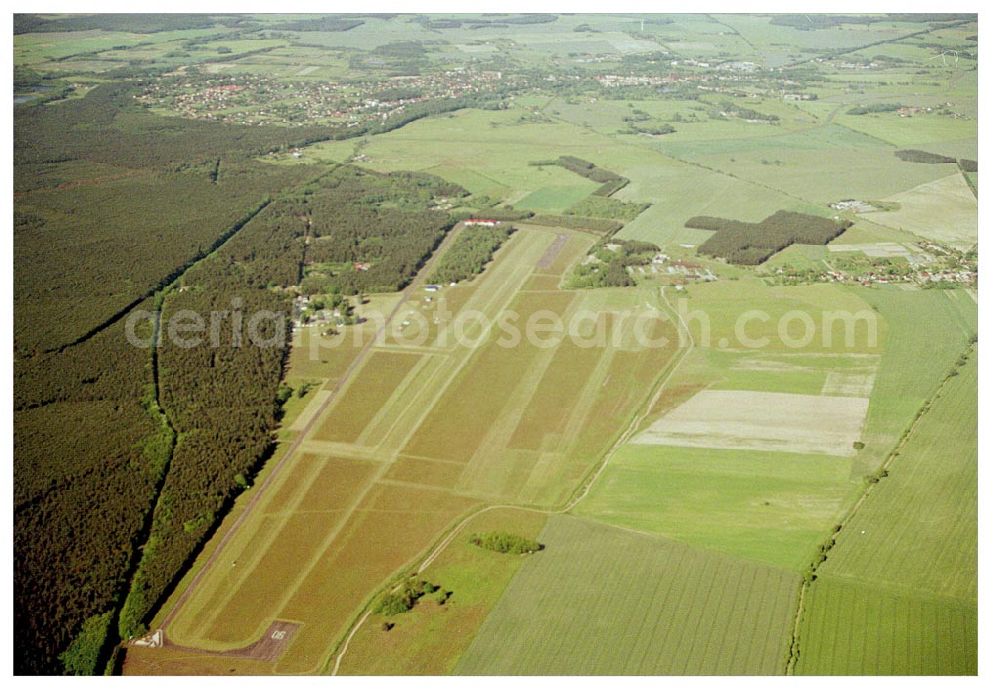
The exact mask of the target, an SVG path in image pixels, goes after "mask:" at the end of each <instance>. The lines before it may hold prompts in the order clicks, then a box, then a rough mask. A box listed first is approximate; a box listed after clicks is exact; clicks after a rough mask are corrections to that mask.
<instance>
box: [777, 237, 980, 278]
mask: <svg viewBox="0 0 1000 695" xmlns="http://www.w3.org/2000/svg"><path fill="white" fill-rule="evenodd" d="M829 248H830V250H831V251H835V252H838V254H837V255H843V253H844V252H848V253H849V252H854V253H858V252H862V253H863V257H861V260H854V261H851V260H843V261H838V260H836V259H834V262H833V263H832V264H831V263H830V262H826V261H824V266H825V268H824V269H818V268H793V267H789V266H782V267H778V268H774V269H773V270H767V271H764V272H762V275H763V276H765V277H768V276H769V277H771V278H773V279H774V280H775V281H777V282H779V283H780V284H802V283H813V282H833V283H839V284H851V285H862V286H864V287H872V286H876V285H894V284H908V285H915V286H918V287H920V286H923V287H937V286H941V285H947V286H954V287H969V288H974V287H977V286H978V282H979V267H978V259H977V256H976V254H974V253H971V254H970V253H965V252H962V251H960V250H958V249H953V248H949V247H946V246H943V245H941V244H937V243H935V242H931V241H918V242H916V243H915V244H913V245H910V244H907V245H906V246H905V247H904V246H902V245H900V244H892V243H879V244H868V245H860V246H858V245H843V246H831V247H829ZM856 258H857V257H856ZM865 259H867V260H865Z"/></svg>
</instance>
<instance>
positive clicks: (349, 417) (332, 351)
mask: <svg viewBox="0 0 1000 695" xmlns="http://www.w3.org/2000/svg"><path fill="white" fill-rule="evenodd" d="M592 239H593V237H589V236H588V235H584V234H580V233H575V232H570V231H567V230H552V229H547V228H543V227H537V226H532V225H522V226H521V227H520V230H519V231H518V232H516V233H515V234H514V235H513V236H512V237H511V238H510V239H509V241H508V242H507V243H506V244H505V245H504V247H503V248H502V249H501V251H500V252H499V253H498V254H497V257H496V259H495V260H494V261H493V263H491V264H490V266H489V268H488V269H487V271H486V272H485V273H484V274H483V275H481V276H480V277H478V278H476V279H475V280H474V281H472V282H471V283H462V284H460V285H458V286H456V287H446V288H442V289H441V290H440V291H439V292H436V293H424V292H419V291H418V292H416V293H415V294H416V295H418V296H402V295H394V297H395V301H396V302H397V306H398V309H397V310H396V311H394V313H393V314H392V315H391V316H392V317H391V318H390V320H389V321H388V322H387V323H386V329H385V331H384V333H378V332H376V331H373V330H371V329H366V328H364V326H365V325H366V324H361V326H358V327H355V328H354V329H352V331H351V333H352V334H357V335H359V336H360V337H361V338H363V339H367V340H368V342H367V343H364V342H363V341H361V342H362V344H363V345H365V346H366V347H356V346H355V344H353V343H352V344H351V345H350V346H345V347H348V349H349V350H350V355H352V357H351V358H350V359H351V360H354V362H352V363H351V366H349V367H348V366H346V365H345V361H347V359H348V358H345V357H343V356H340V355H338V354H337V352H336V350H337V349H339V348H330V347H328V346H322V347H321V346H320V345H319V344H318V343H317V342H314V341H320V338H321V336H317V335H315V334H310V337H309V339H308V340H303V341H302V344H301V346H300V347H298V348H296V349H295V350H294V351H293V358H292V369H291V372H290V378H292V379H298V380H302V381H303V382H305V381H308V380H309V379H314V380H315V379H322V383H323V386H322V389H321V391H320V393H321V394H323V396H322V397H323V398H324V402H325V403H326V404H327V405H326V406H325V407H324V408H320V407H319V406H317V405H314V404H313V403H312V402H311V403H308V404H306V403H303V404H302V405H296V406H295V407H296V409H297V412H295V413H294V420H295V423H296V428H297V431H298V438H299V439H298V440H296V441H295V442H291V443H290V444H289V446H291V445H292V444H294V445H295V446H296V447H297V448H296V449H295V450H294V454H293V458H292V459H291V460H290V461H289V463H288V465H287V466H286V467H284V468H282V469H281V470H279V471H276V472H275V473H274V474H272V476H271V478H269V482H268V485H266V486H264V487H263V488H262V489H261V490H260V492H259V493H258V498H259V499H258V500H257V501H258V502H259V503H260V504H259V505H257V506H258V507H259V508H260V510H261V511H260V512H257V511H255V512H254V513H253V514H251V515H250V516H248V517H247V520H246V521H245V523H243V524H242V525H240V526H239V527H238V528H237V529H236V530H235V533H234V535H233V536H232V538H231V539H230V540H229V542H228V543H227V544H226V545H225V546H224V547H223V549H222V551H221V555H219V556H218V557H216V559H215V560H214V562H213V563H212V564H211V565H209V566H208V567H207V568H206V571H205V574H204V576H203V577H202V578H201V580H200V583H199V585H198V586H197V591H195V592H194V593H192V594H191V596H190V599H188V600H187V601H185V602H183V603H181V604H180V605H178V606H177V607H176V610H174V608H173V607H171V608H170V610H171V613H169V614H167V617H168V619H167V624H168V634H169V637H170V640H171V643H172V644H175V645H184V646H185V647H187V648H197V649H202V650H209V651H224V650H227V649H233V648H238V647H241V646H245V645H247V644H250V643H253V642H254V641H255V640H256V639H258V638H259V636H260V635H261V634H262V631H264V630H265V629H266V628H267V626H268V625H270V624H271V623H272V622H273V621H275V620H283V621H291V622H293V623H297V624H300V627H299V629H298V630H297V632H296V634H295V636H294V638H293V639H292V640H291V643H290V645H289V646H288V648H287V650H285V651H284V652H283V653H282V654H281V655H280V656H279V658H278V660H277V662H276V663H275V664H274V672H276V673H316V672H322V671H324V670H325V669H328V668H330V661H329V660H330V659H331V657H332V655H333V649H334V647H335V646H336V643H337V642H338V640H339V639H340V638H341V637H342V636H343V635H344V634H345V631H346V630H347V629H348V628H349V627H350V625H351V623H352V621H353V620H354V618H355V617H356V616H357V611H358V610H359V609H360V607H361V606H363V605H364V604H365V602H366V600H367V599H368V598H370V597H371V596H372V595H373V594H374V592H376V591H377V590H378V589H379V588H380V587H381V586H382V585H383V584H384V582H386V581H387V580H388V579H389V578H390V577H391V576H393V575H394V574H395V573H396V572H399V571H401V570H403V568H405V567H406V566H407V565H408V564H409V563H411V562H413V561H415V560H416V559H417V558H419V557H420V556H421V555H422V554H424V553H425V552H427V551H428V550H429V548H430V544H431V543H432V542H433V541H434V539H435V538H437V537H439V536H440V535H441V534H443V533H444V532H445V530H446V529H447V528H448V527H449V526H450V525H452V524H454V523H456V522H457V521H458V520H459V519H461V518H462V517H463V516H465V515H467V514H468V513H469V512H470V511H472V510H474V509H476V508H480V507H483V506H484V505H486V504H489V503H495V502H506V503H511V502H514V503H521V504H532V505H541V506H545V507H551V506H554V505H559V504H565V502H566V501H567V500H568V499H569V497H570V495H571V493H572V491H573V490H574V489H575V488H576V487H577V486H579V485H580V484H581V482H582V481H583V480H584V478H585V476H586V475H587V473H588V472H589V471H590V470H591V469H593V468H594V467H595V466H596V465H597V464H598V463H599V461H600V458H601V456H602V455H603V453H604V452H605V451H606V450H607V449H608V448H609V447H611V445H612V444H613V443H614V441H615V439H616V438H617V437H618V436H619V435H620V433H621V432H622V431H623V430H624V429H625V428H626V427H627V426H628V424H629V422H630V421H631V419H632V418H634V417H635V416H636V415H638V411H639V408H640V406H641V405H642V404H643V403H644V401H645V400H646V398H647V394H648V393H649V392H650V391H651V389H652V388H653V386H654V385H655V383H656V382H657V379H658V376H659V375H660V374H661V373H662V372H663V371H664V370H665V369H667V368H668V366H669V365H670V364H672V362H673V359H674V355H675V350H676V344H677V341H676V334H675V332H674V329H673V324H672V323H671V322H670V321H669V319H668V318H667V316H668V315H669V314H667V313H666V312H665V310H664V309H663V308H660V309H659V310H658V311H656V312H653V314H654V315H653V316H652V317H650V316H648V314H649V313H650V307H657V306H659V305H660V303H661V302H662V298H661V296H660V294H659V292H658V291H657V288H656V287H649V288H645V289H639V290H632V291H626V290H613V289H609V290H593V291H590V292H582V291H577V292H568V291H560V290H546V291H537V290H523V291H519V290H520V288H524V287H527V286H528V285H529V281H530V280H532V279H533V278H540V277H552V276H553V275H552V274H553V273H560V272H562V271H563V270H564V269H565V267H566V266H567V264H568V263H569V262H571V260H572V259H573V258H578V257H580V255H582V254H583V252H584V251H585V250H586V248H587V247H588V246H589V245H590V244H591V243H592V241H591V240H592ZM430 270H431V268H429V269H428V271H430ZM555 277H556V278H557V277H558V275H556V276H555ZM452 294H454V295H455V298H456V302H455V305H456V308H460V309H462V310H475V311H476V312H478V313H477V314H476V316H477V318H476V320H475V321H473V322H470V324H469V325H465V326H461V327H460V328H458V329H456V330H452V328H454V327H455V325H457V324H460V323H462V322H461V321H460V320H459V317H460V316H461V315H462V312H461V311H459V312H457V314H456V316H455V318H454V320H453V322H452V323H447V324H445V323H444V322H439V323H437V324H434V325H435V326H436V328H437V331H436V333H435V334H434V336H433V338H432V340H431V344H430V345H428V344H426V342H425V343H412V342H410V341H408V340H406V339H404V338H405V336H406V335H407V331H408V330H409V328H408V327H404V326H403V323H402V322H403V321H404V320H405V321H407V322H410V323H411V326H410V327H412V322H414V321H416V320H417V318H418V317H422V316H423V315H424V314H426V318H428V319H430V318H431V316H435V315H436V316H437V317H438V318H440V314H437V313H436V311H437V309H436V305H438V304H440V305H444V304H448V303H449V297H450V296H451V295H452ZM372 304H375V305H379V304H384V302H381V300H380V299H379V298H378V297H374V298H373V300H372ZM449 308H450V307H449ZM581 308H593V309H600V311H594V312H593V320H592V321H590V322H589V323H586V324H583V323H574V322H573V321H572V320H571V319H572V317H573V316H574V315H576V313H577V309H581ZM361 311H362V312H365V311H370V309H368V308H365V307H362V308H361ZM539 317H541V318H542V319H544V321H540V320H539ZM557 320H562V321H563V322H564V323H565V324H566V325H568V326H571V328H569V329H567V330H563V331H562V332H559V331H555V332H553V331H552V330H551V325H552V322H553V321H557ZM428 323H430V321H428ZM536 323H543V324H544V326H545V327H547V328H546V329H545V331H544V332H539V333H535V332H533V331H534V325H535V324H536ZM599 328H603V329H605V330H607V331H608V335H605V334H604V333H599V332H598V329H599ZM616 329H617V331H616ZM584 338H587V339H597V338H599V339H601V340H603V341H610V343H608V342H600V343H595V344H593V345H590V346H588V344H587V343H585V342H582V341H583V339H584ZM653 338H661V339H662V338H667V339H668V340H669V345H670V347H669V348H667V349H665V348H663V347H661V346H659V345H658V344H657V347H655V348H652V347H644V345H645V343H644V341H645V340H646V339H653ZM373 341H377V344H376V342H373ZM303 350H313V351H314V353H315V354H318V355H322V357H321V358H320V362H321V364H320V365H317V364H315V360H310V359H307V358H305V357H303V356H302V355H301V354H298V355H297V354H296V353H299V352H301V351H303ZM324 360H325V361H324ZM327 370H328V371H327ZM319 397H320V396H314V398H319ZM296 398H298V397H296ZM303 419H304V420H303ZM204 559H205V558H203V559H202V561H204ZM196 567H197V566H196ZM331 596H336V601H325V600H323V599H322V598H321V597H331ZM466 598H467V597H463V598H462V599H460V600H466ZM456 605H457V604H456ZM480 617H481V616H480ZM470 638H471V635H470ZM141 658H142V657H141V655H139V656H137V657H136V660H135V661H133V667H132V668H134V669H135V671H136V672H141V671H142V670H143V666H142V663H143V662H142V661H141ZM190 658H196V659H211V658H213V657H211V656H210V655H209V654H202V655H201V656H191V657H190Z"/></svg>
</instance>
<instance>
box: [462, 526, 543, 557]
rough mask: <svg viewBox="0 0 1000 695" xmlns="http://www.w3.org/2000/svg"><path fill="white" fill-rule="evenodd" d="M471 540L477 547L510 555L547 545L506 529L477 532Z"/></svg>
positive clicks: (539, 548) (520, 553)
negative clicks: (508, 531)
mask: <svg viewBox="0 0 1000 695" xmlns="http://www.w3.org/2000/svg"><path fill="white" fill-rule="evenodd" d="M469 542H470V543H472V545H474V546H476V547H477V548H483V549H484V550H492V551H493V552H496V553H506V554H508V555H524V554H526V553H536V552H538V551H539V550H542V549H543V548H544V547H545V546H544V545H542V544H541V543H539V542H538V541H533V540H530V539H528V538H524V537H522V536H518V535H516V534H513V533H507V532H506V531H490V532H487V533H475V534H473V535H472V537H471V538H470V539H469Z"/></svg>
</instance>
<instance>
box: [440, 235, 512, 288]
mask: <svg viewBox="0 0 1000 695" xmlns="http://www.w3.org/2000/svg"><path fill="white" fill-rule="evenodd" d="M513 231H514V228H513V227H511V226H510V225H502V226H500V227H479V226H468V227H465V228H464V229H462V230H461V231H460V232H459V233H458V237H457V238H456V239H455V241H454V242H453V243H452V244H451V246H449V247H448V249H447V250H446V251H445V252H444V255H442V256H441V260H440V261H438V264H437V266H436V267H435V268H434V274H433V275H432V276H431V282H436V283H441V284H448V283H451V282H460V281H462V280H471V279H472V278H474V277H475V276H477V275H479V274H480V273H481V272H483V270H484V269H485V268H486V264H487V263H489V262H490V261H491V260H492V259H493V254H494V252H495V251H496V250H497V249H498V248H500V246H501V245H502V244H503V242H505V241H506V240H507V237H509V236H510V235H511V233H512V232H513Z"/></svg>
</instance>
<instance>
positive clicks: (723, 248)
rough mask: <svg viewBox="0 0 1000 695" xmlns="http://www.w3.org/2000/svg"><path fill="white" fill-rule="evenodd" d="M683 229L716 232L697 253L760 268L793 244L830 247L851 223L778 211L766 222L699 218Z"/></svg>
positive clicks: (687, 223) (689, 221)
mask: <svg viewBox="0 0 1000 695" xmlns="http://www.w3.org/2000/svg"><path fill="white" fill-rule="evenodd" d="M684 226H685V227H689V228H691V229H708V230H712V231H714V232H715V234H713V235H712V236H711V237H710V238H709V239H708V240H707V241H705V243H703V244H702V245H701V246H699V247H698V253H702V254H705V255H707V256H714V257H717V258H724V259H725V260H726V261H728V262H729V263H737V264H739V265H759V264H760V263H763V262H764V261H766V260H767V259H768V258H770V257H771V256H773V255H774V254H776V253H777V252H778V251H780V250H782V249H783V248H786V247H787V246H790V245H792V244H827V243H829V242H830V241H831V240H833V239H835V238H836V237H837V236H839V235H840V234H842V233H843V232H844V230H846V229H847V228H848V227H850V226H851V222H850V221H847V220H830V219H826V218H825V217H817V216H816V215H806V214H803V213H800V212H790V211H788V210H779V211H778V212H776V213H774V214H773V215H771V216H770V217H768V218H767V219H765V220H764V221H763V222H740V221H739V220H729V219H725V218H722V217H707V216H698V217H692V218H691V219H689V220H688V221H687V222H686V223H685V224H684Z"/></svg>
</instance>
